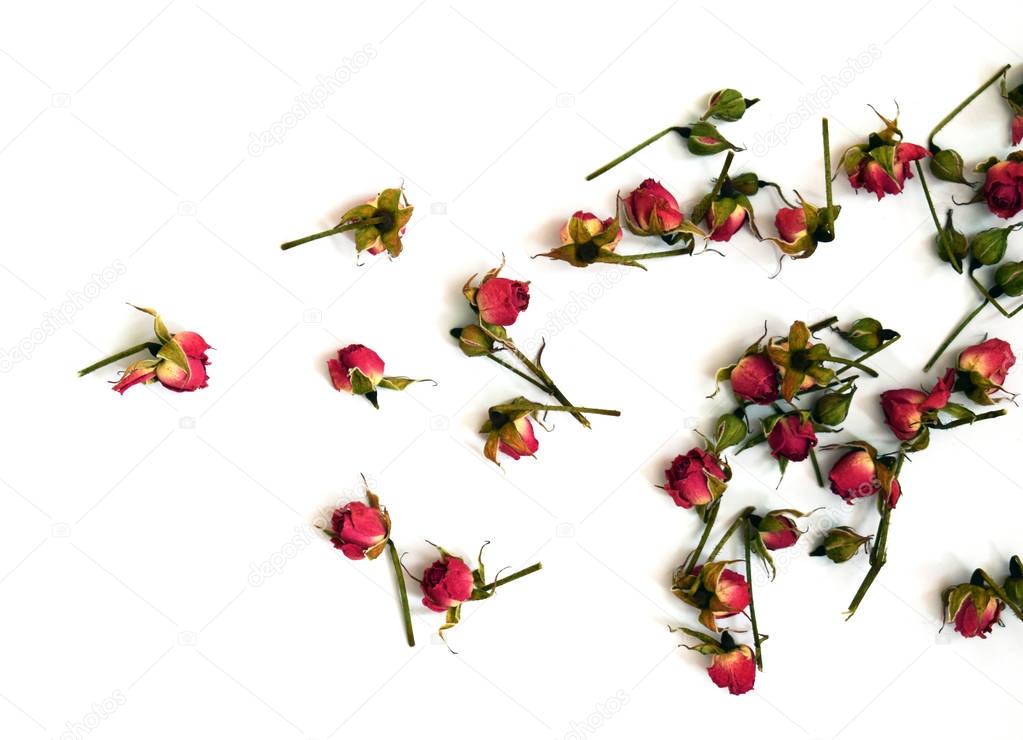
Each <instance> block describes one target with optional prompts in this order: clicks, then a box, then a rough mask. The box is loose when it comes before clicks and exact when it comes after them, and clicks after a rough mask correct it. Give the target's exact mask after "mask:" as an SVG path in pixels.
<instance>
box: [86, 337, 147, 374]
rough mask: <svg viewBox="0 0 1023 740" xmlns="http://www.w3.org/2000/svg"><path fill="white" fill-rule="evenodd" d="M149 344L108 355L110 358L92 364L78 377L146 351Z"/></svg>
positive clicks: (137, 345)
mask: <svg viewBox="0 0 1023 740" xmlns="http://www.w3.org/2000/svg"><path fill="white" fill-rule="evenodd" d="M150 344H151V342H143V343H142V344H136V345H135V346H134V347H128V349H125V350H121V351H120V352H118V353H117V354H115V355H110V357H105V358H103V359H102V360H100V361H99V362H94V363H93V364H91V365H89V367H84V368H82V369H81V370H79V371H78V377H79V378H80V377H82V376H83V375H88V374H89V373H91V372H92V371H94V370H99V369H100V368H101V367H106V366H107V365H109V364H110V363H112V362H117V361H118V360H123V359H124V358H125V357H131V356H132V355H135V354H138V353H139V352H141V351H142V350H144V349H147V348H148V347H149V345H150Z"/></svg>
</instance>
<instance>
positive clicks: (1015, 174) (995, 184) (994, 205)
mask: <svg viewBox="0 0 1023 740" xmlns="http://www.w3.org/2000/svg"><path fill="white" fill-rule="evenodd" d="M1012 157H1013V155H1010V158H1009V159H1008V160H1006V161H1004V162H997V163H996V164H993V165H991V166H989V167H987V172H986V174H985V176H984V187H983V188H982V189H981V196H982V197H983V198H984V201H985V202H986V203H987V207H988V210H990V211H991V213H993V214H995V215H996V216H999V217H1001V218H1012V217H1013V216H1015V215H1016V214H1017V213H1019V212H1020V211H1021V210H1023V162H1020V161H1014V160H1013V159H1012Z"/></svg>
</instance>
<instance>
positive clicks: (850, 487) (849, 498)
mask: <svg viewBox="0 0 1023 740" xmlns="http://www.w3.org/2000/svg"><path fill="white" fill-rule="evenodd" d="M840 446H841V447H846V448H849V450H848V452H846V453H845V454H844V455H842V457H840V458H839V459H838V460H837V461H836V462H835V464H834V465H832V467H831V472H830V473H829V474H828V481H829V482H830V484H831V492H832V493H834V494H835V495H837V496H841V497H842V500H843V501H845V502H846V503H847V504H850V505H851V504H853V503H855V501H856V500H857V499H861V498H867V497H869V496H873V495H874V494H875V493H880V494H882V497H883V500H884V502H885V505H886V506H887V507H889V508H892V509H894V508H895V506H896V504H898V502H899V498H900V497H901V496H902V486H901V485H900V484H899V481H898V479H897V477H896V473H895V468H894V464H893V462H892V461H891V460H890V459H889V458H880V457H878V454H877V450H876V449H874V447H872V446H871V445H869V444H867V443H866V442H848V443H846V444H844V445H840Z"/></svg>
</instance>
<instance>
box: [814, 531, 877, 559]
mask: <svg viewBox="0 0 1023 740" xmlns="http://www.w3.org/2000/svg"><path fill="white" fill-rule="evenodd" d="M869 544H870V536H869V535H868V536H864V535H861V534H859V533H858V532H857V531H856V530H855V529H853V528H852V527H834V528H832V529H829V530H828V532H827V534H825V535H824V541H823V542H821V544H820V545H818V546H817V548H816V549H815V550H813V551H812V552H811V553H810V555H812V556H814V557H827V558H828V560H830V561H831V562H833V563H844V562H846V561H847V560H851V559H852V558H853V557H854V556H855V555H856V553H857V552H859V551H860V548H863V550H864V552H866V551H867V549H868V545H869Z"/></svg>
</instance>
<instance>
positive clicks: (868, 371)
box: [824, 355, 877, 378]
mask: <svg viewBox="0 0 1023 740" xmlns="http://www.w3.org/2000/svg"><path fill="white" fill-rule="evenodd" d="M824 361H825V362H834V363H835V364H838V365H845V366H846V367H854V368H856V369H857V370H860V371H862V372H865V373H866V374H867V375H869V376H870V377H872V378H876V377H877V371H876V370H873V369H871V368H869V367H867V366H866V365H864V364H862V363H861V362H860V361H859V360H849V359H846V358H844V357H832V356H831V355H828V356H827V357H825V358H824Z"/></svg>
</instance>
